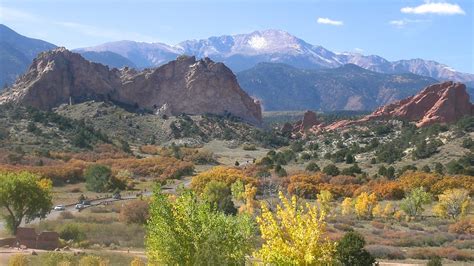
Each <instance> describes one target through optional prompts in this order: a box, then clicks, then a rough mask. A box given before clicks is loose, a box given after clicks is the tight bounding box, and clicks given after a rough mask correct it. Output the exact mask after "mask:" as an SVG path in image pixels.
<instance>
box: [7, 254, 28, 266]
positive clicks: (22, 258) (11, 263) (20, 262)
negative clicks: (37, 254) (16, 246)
mask: <svg viewBox="0 0 474 266" xmlns="http://www.w3.org/2000/svg"><path fill="white" fill-rule="evenodd" d="M28 264H29V260H28V257H27V256H26V255H23V254H15V255H13V256H11V257H10V259H9V260H8V266H28Z"/></svg>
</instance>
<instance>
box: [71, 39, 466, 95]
mask: <svg viewBox="0 0 474 266" xmlns="http://www.w3.org/2000/svg"><path fill="white" fill-rule="evenodd" d="M77 51H79V52H83V51H111V52H114V53H117V54H120V55H122V56H124V57H126V58H128V59H129V60H130V61H132V62H133V63H134V64H135V65H137V66H138V67H140V68H144V67H151V66H158V65H161V64H164V63H166V62H168V61H170V60H172V59H174V58H176V56H178V55H181V54H187V55H194V56H196V57H198V58H204V57H210V58H211V59H213V60H215V61H220V62H224V63H225V64H226V65H227V66H229V67H230V68H231V69H232V70H233V71H234V72H239V71H242V70H246V69H249V68H252V67H254V66H255V65H257V64H258V63H261V62H270V63H284V64H288V65H291V66H294V67H298V68H304V69H319V68H335V67H340V66H342V65H344V64H349V63H351V64H355V65H358V66H360V67H362V68H365V69H368V70H372V71H375V72H380V73H388V74H402V73H414V74H417V75H422V76H427V77H431V78H434V79H436V80H440V81H444V80H454V81H459V82H463V83H466V84H468V85H469V86H471V85H474V74H469V73H462V72H459V71H456V70H454V69H453V68H451V67H449V66H447V65H444V64H441V63H438V62H435V61H431V60H423V59H410V60H398V61H388V60H386V59H384V58H383V57H380V56H377V55H362V54H359V53H336V52H333V51H330V50H328V49H326V48H324V47H322V46H318V45H313V44H309V43H307V42H305V41H304V40H302V39H299V38H297V37H295V36H293V35H291V34H289V33H288V32H285V31H282V30H262V31H254V32H251V33H248V34H237V35H223V36H219V37H210V38H207V39H202V40H188V41H183V42H181V43H178V44H176V45H167V44H164V43H143V42H133V41H119V42H110V43H105V44H102V45H98V46H93V47H86V48H80V49H77Z"/></svg>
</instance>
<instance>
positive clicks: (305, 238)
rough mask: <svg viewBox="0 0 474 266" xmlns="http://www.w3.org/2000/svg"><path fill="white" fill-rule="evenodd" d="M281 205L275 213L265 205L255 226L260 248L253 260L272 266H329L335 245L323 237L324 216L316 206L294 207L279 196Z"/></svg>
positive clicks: (295, 200) (294, 198)
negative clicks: (260, 241) (259, 237)
mask: <svg viewBox="0 0 474 266" xmlns="http://www.w3.org/2000/svg"><path fill="white" fill-rule="evenodd" d="M279 198H280V201H281V204H279V205H278V206H277V210H276V212H275V213H273V212H271V211H270V210H269V209H268V207H267V205H263V206H262V214H261V216H259V217H257V222H258V224H259V226H260V231H261V233H262V239H263V241H264V242H263V245H262V247H261V249H260V250H258V251H257V252H255V253H254V256H255V257H256V258H258V259H261V260H262V261H263V262H264V263H269V264H274V265H332V264H333V262H334V261H333V255H334V252H335V247H336V244H335V243H332V242H330V241H329V239H328V238H326V237H324V236H323V235H324V233H325V231H326V223H325V214H324V212H321V211H319V210H318V208H317V207H316V206H314V205H313V206H312V205H310V204H308V203H306V204H305V205H304V206H303V205H302V204H299V203H298V200H297V198H296V196H293V197H292V198H291V200H290V199H287V198H286V197H285V196H284V195H283V193H281V192H280V193H279Z"/></svg>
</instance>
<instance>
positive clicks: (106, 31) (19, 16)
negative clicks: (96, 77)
mask: <svg viewBox="0 0 474 266" xmlns="http://www.w3.org/2000/svg"><path fill="white" fill-rule="evenodd" d="M0 22H1V23H5V24H10V23H28V24H33V23H34V24H37V25H41V28H55V29H58V30H60V31H69V32H75V33H77V34H78V35H83V36H90V37H97V38H107V39H108V40H109V41H117V40H136V41H144V42H156V41H158V40H157V39H156V38H153V37H151V36H147V35H144V34H140V33H137V32H127V31H122V30H117V29H111V28H103V27H95V26H91V25H87V24H82V23H76V22H71V21H58V20H53V19H50V18H46V17H43V16H39V15H36V14H32V13H28V12H25V11H22V10H20V9H16V8H9V7H2V6H0ZM161 29H162V30H163V29H164V28H161ZM30 36H32V37H40V36H38V32H37V33H35V34H34V35H30ZM41 37H44V38H48V35H47V34H46V35H44V36H41Z"/></svg>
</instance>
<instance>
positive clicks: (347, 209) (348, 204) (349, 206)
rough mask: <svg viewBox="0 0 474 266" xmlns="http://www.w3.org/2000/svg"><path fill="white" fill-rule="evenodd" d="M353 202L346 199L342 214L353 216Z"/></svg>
mask: <svg viewBox="0 0 474 266" xmlns="http://www.w3.org/2000/svg"><path fill="white" fill-rule="evenodd" d="M352 205H353V201H352V199H351V198H345V199H344V200H343V201H342V203H341V214H342V215H351V214H352Z"/></svg>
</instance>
